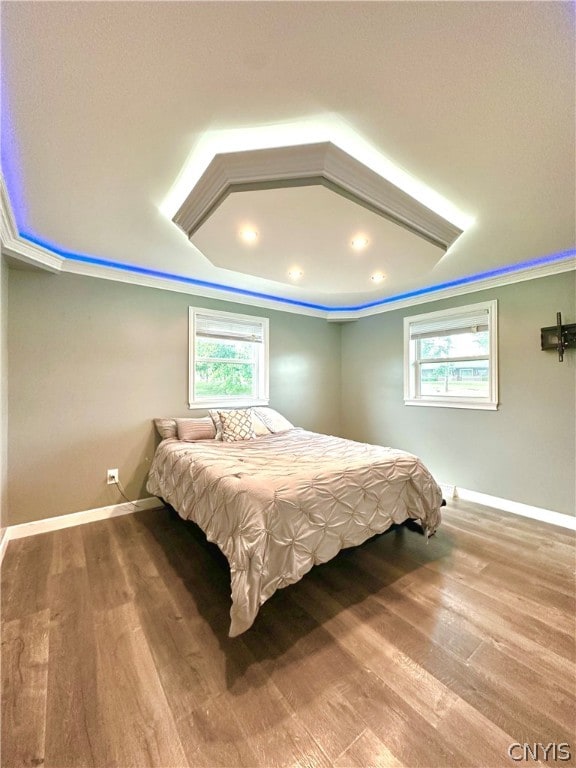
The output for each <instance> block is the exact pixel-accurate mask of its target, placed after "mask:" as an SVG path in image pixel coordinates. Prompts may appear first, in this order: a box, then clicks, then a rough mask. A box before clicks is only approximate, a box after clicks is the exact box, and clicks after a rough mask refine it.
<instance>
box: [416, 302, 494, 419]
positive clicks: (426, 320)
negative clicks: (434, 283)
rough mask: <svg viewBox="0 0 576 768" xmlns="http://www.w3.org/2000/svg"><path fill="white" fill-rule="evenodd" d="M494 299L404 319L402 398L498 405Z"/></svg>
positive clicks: (459, 404) (446, 403)
mask: <svg viewBox="0 0 576 768" xmlns="http://www.w3.org/2000/svg"><path fill="white" fill-rule="evenodd" d="M497 337H498V335H497V317H496V301H488V302H485V303H483V304H472V305H469V306H467V307H458V308H456V309H447V310H443V311H440V312H429V313H428V314H425V315H416V316H414V317H406V318H404V402H405V404H406V405H434V406H446V407H450V408H485V409H492V410H495V409H496V408H497V407H498V351H497Z"/></svg>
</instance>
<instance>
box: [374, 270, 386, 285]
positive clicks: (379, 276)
mask: <svg viewBox="0 0 576 768" xmlns="http://www.w3.org/2000/svg"><path fill="white" fill-rule="evenodd" d="M385 279H386V275H385V274H384V272H374V273H373V274H372V275H370V280H372V282H373V283H381V282H382V281H383V280H385Z"/></svg>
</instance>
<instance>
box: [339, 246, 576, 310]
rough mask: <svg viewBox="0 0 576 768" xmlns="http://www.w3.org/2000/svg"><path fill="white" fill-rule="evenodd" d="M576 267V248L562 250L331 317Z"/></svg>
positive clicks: (405, 304)
mask: <svg viewBox="0 0 576 768" xmlns="http://www.w3.org/2000/svg"><path fill="white" fill-rule="evenodd" d="M574 270H576V249H572V250H569V251H562V252H560V253H558V254H550V255H549V256H545V257H542V258H541V259H535V260H534V261H533V262H524V263H523V264H522V265H512V266H510V267H505V268H502V269H501V270H494V271H493V272H487V273H483V274H481V275H472V276H470V277H464V278H461V279H459V280H453V281H451V282H448V283H444V284H440V285H438V286H430V287H429V288H424V289H421V290H420V291H413V292H410V293H407V294H403V295H402V294H401V295H399V296H391V297H389V298H387V299H382V300H381V301H379V302H375V303H374V304H373V305H372V306H364V307H357V308H355V307H350V308H348V309H342V310H338V309H335V310H334V311H331V312H330V314H329V316H328V320H329V321H333V322H344V321H348V320H359V319H361V318H363V317H370V316H372V315H380V314H383V313H384V312H393V311H395V310H397V309H405V308H407V307H413V306H417V305H418V304H427V303H430V302H432V301H441V300H442V299H449V298H452V297H453V296H463V295H465V294H467V293H476V292H477V291H486V290H489V289H491V288H502V287H505V286H507V285H513V284H514V283H521V282H524V281H526V280H536V279H538V278H540V277H550V276H551V275H557V274H560V273H563V272H572V271H574Z"/></svg>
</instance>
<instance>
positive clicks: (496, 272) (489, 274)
mask: <svg viewBox="0 0 576 768" xmlns="http://www.w3.org/2000/svg"><path fill="white" fill-rule="evenodd" d="M20 236H21V237H22V238H24V239H25V240H28V241H29V242H31V243H34V244H35V245H39V246H41V247H43V248H47V249H48V250H50V251H52V252H53V253H55V254H57V255H58V256H61V257H62V258H65V259H69V260H70V261H77V262H80V263H82V264H94V265H95V266H99V267H107V268H109V269H118V270H121V271H123V272H132V273H134V274H137V275H145V276H147V277H156V278H159V279H162V280H172V281H174V282H177V283H184V284H186V285H195V286H197V287H198V288H210V289H212V290H217V291H224V292H226V293H231V294H236V295H238V296H246V297H248V298H252V299H264V300H266V301H274V302H278V303H281V304H289V305H291V306H296V307H303V308H305V309H315V310H318V311H321V312H327V313H329V314H330V313H336V312H359V311H360V310H363V309H372V308H374V307H381V306H385V305H386V304H393V303H394V302H397V301H402V300H403V299H413V298H416V297H417V296H425V295H427V294H431V293H437V292H438V291H442V290H446V289H449V288H457V287H459V286H461V285H470V284H472V283H477V282H480V281H482V280H489V279H490V278H494V277H499V276H501V275H509V274H513V273H514V272H520V271H521V270H524V269H531V268H535V267H541V266H545V265H547V264H554V263H556V262H559V261H565V260H567V259H570V258H574V257H576V249H574V248H573V249H569V250H567V251H559V252H558V253H552V254H549V255H547V256H541V257H539V258H536V259H530V260H528V261H522V262H520V263H519V264H510V265H508V266H505V267H499V268H498V269H491V270H487V271H486V272H478V273H476V274H475V275H467V276H466V277H459V278H457V279H456V280H450V281H448V282H446V283H437V284H436V285H430V286H427V287H425V288H419V289H418V290H415V291H407V292H406V293H399V294H396V295H394V296H388V297H387V298H384V299H377V300H376V301H371V302H367V303H366V304H355V305H350V306H339V307H333V306H328V305H325V304H314V303H312V302H308V301H300V300H298V299H288V298H285V297H282V296H274V295H272V294H269V293H260V292H259V291H251V290H249V289H247V288H235V287H233V286H230V285H224V284H222V283H212V282H209V281H207V280H199V279H197V278H194V277H186V276H184V275H176V274H173V273H171V272H161V271H159V270H156V269H148V268H147V267H139V266H138V265H133V264H124V263H122V262H118V261H109V260H107V259H99V258H96V257H95V256H83V255H81V254H78V253H70V252H69V251H63V250H61V249H58V248H55V247H54V246H53V245H51V244H48V243H45V242H43V241H42V240H40V239H38V238H36V237H33V236H30V235H27V234H23V233H21V234H20Z"/></svg>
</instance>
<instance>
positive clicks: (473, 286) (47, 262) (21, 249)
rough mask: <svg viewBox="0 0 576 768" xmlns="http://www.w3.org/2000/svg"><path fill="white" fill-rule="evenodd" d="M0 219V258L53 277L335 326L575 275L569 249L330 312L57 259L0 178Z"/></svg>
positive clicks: (109, 264) (152, 273)
mask: <svg viewBox="0 0 576 768" xmlns="http://www.w3.org/2000/svg"><path fill="white" fill-rule="evenodd" d="M0 214H1V215H0V234H1V235H2V253H5V254H6V255H8V256H12V257H13V258H15V259H17V260H19V261H21V262H24V263H27V264H30V265H31V266H34V267H37V268H38V267H39V268H42V269H44V270H46V271H49V272H52V273H62V272H68V273H71V274H78V275H85V276H87V277H96V278H100V279H104V280H114V281H116V282H123V283H129V284H133V285H141V286H145V287H149V288H156V289H159V290H167V291H175V292H178V293H187V294H191V295H194V296H201V297H205V298H211V299H217V300H219V301H226V302H234V303H237V304H246V305H248V306H253V307H263V308H268V309H274V310H278V311H281V312H292V313H296V314H302V315H309V316H312V317H320V318H323V319H325V320H329V321H333V322H346V321H352V320H358V319H360V318H362V317H368V316H370V315H375V314H381V313H384V312H391V311H392V310H395V309H401V308H404V307H411V306H416V305H418V304H424V303H427V302H431V301H439V300H441V299H444V298H448V297H451V296H457V295H462V294H466V293H474V292H476V291H482V290H487V289H489V288H497V287H501V286H505V285H509V284H512V283H517V282H522V281H525V280H533V279H536V278H539V277H547V276H549V275H554V274H559V273H562V272H570V271H572V270H576V249H570V250H566V251H561V252H559V253H553V254H549V255H547V256H542V257H540V258H537V259H532V260H530V261H525V262H522V263H521V264H512V265H509V266H507V267H502V268H500V269H496V270H492V271H490V272H484V273H481V274H477V275H471V276H469V277H464V278H459V279H457V280H453V281H451V282H447V283H442V284H439V285H432V286H429V287H426V288H423V289H420V290H417V291H412V292H409V293H406V294H400V295H397V296H390V297H387V298H383V299H377V300H375V301H374V302H370V303H365V304H360V305H357V306H351V307H330V306H327V305H323V304H315V303H312V302H305V301H298V300H296V299H288V298H282V297H278V296H272V295H270V294H264V293H260V292H257V291H250V290H246V289H241V288H234V287H232V286H227V285H220V284H216V283H210V282H207V281H203V280H198V279H194V278H189V277H185V276H183V275H175V274H169V273H162V272H158V271H156V270H152V269H147V268H145V267H139V266H138V265H131V264H123V263H119V262H113V261H108V260H105V259H97V258H94V257H90V256H81V255H79V254H73V253H68V252H66V253H64V252H62V253H60V254H58V253H56V252H54V250H52V249H50V248H47V247H44V246H43V245H41V244H40V243H38V242H34V238H33V237H31V236H28V235H21V234H19V232H18V228H17V224H16V220H15V218H14V215H13V212H12V206H11V204H10V197H9V195H8V191H7V188H6V184H5V181H4V177H3V175H2V174H1V173H0Z"/></svg>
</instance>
